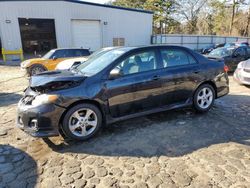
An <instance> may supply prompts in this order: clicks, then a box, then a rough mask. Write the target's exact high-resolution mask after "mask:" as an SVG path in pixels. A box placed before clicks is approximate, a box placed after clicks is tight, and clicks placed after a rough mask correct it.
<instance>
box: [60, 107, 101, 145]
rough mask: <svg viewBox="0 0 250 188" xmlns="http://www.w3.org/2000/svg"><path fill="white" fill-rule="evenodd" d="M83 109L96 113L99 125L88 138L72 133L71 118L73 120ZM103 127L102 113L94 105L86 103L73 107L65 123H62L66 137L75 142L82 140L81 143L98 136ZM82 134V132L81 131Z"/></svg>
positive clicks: (64, 119)
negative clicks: (74, 115) (73, 116)
mask: <svg viewBox="0 0 250 188" xmlns="http://www.w3.org/2000/svg"><path fill="white" fill-rule="evenodd" d="M82 109H90V110H91V111H93V112H94V113H95V115H96V116H95V117H96V118H97V125H96V127H95V128H94V130H93V132H91V133H90V134H89V135H86V136H77V135H75V134H73V133H72V131H71V130H70V125H69V123H70V118H72V115H73V114H74V113H75V112H77V111H79V110H82ZM101 127H102V114H101V111H100V110H99V109H98V108H97V107H96V106H95V105H93V104H88V103H84V104H78V105H76V106H73V107H72V108H71V109H69V110H68V112H67V113H66V114H65V116H64V118H63V121H62V131H63V132H64V134H65V135H66V137H68V138H70V139H73V140H80V141H84V140H88V139H90V138H92V137H93V136H95V135H96V134H97V132H98V131H99V130H100V128H101ZM80 132H81V131H80Z"/></svg>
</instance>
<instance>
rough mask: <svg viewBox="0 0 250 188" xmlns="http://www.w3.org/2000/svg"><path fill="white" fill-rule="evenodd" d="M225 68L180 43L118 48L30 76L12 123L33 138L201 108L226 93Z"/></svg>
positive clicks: (82, 136) (90, 132) (80, 134)
mask: <svg viewBox="0 0 250 188" xmlns="http://www.w3.org/2000/svg"><path fill="white" fill-rule="evenodd" d="M226 70H227V67H226V66H225V65H224V63H223V62H215V61H211V60H209V59H207V58H205V57H204V56H202V55H200V54H198V53H196V52H194V51H192V50H190V49H188V48H185V47H178V46H163V45H160V46H146V47H120V48H115V49H112V50H109V51H108V52H106V53H103V54H101V55H96V56H94V57H93V58H90V59H88V60H87V61H86V62H84V63H83V64H81V65H79V66H77V67H76V68H74V69H70V70H68V71H52V72H44V73H40V74H38V75H35V76H32V77H31V80H30V85H29V87H28V88H27V89H26V91H25V96H24V97H23V98H22V99H21V100H20V101H19V103H18V114H17V125H18V127H20V128H21V129H22V130H24V131H25V132H27V133H29V134H31V135H32V136H36V137H49V136H56V135H59V133H62V134H63V135H65V136H66V137H69V138H72V139H76V140H86V139H89V138H91V137H93V136H94V135H95V134H96V133H97V132H98V130H100V128H101V127H104V125H108V124H110V123H113V122H116V121H120V120H125V119H128V118H133V117H138V116H142V115H146V114H151V113H156V112H160V111H164V110H170V109H175V108H180V107H186V106H193V107H194V108H195V109H196V110H197V111H198V112H207V111H208V110H209V109H210V108H211V107H212V105H213V103H214V100H215V99H216V98H219V97H222V96H224V95H226V94H228V92H229V86H228V84H229V83H228V76H227V72H226Z"/></svg>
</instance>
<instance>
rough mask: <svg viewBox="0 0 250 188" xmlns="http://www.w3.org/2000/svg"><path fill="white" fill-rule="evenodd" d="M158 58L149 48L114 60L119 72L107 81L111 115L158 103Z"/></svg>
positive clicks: (142, 109) (118, 115)
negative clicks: (116, 76)
mask: <svg viewBox="0 0 250 188" xmlns="http://www.w3.org/2000/svg"><path fill="white" fill-rule="evenodd" d="M157 62H158V60H157V55H156V51H154V50H149V51H140V52H137V53H134V54H132V55H130V56H128V57H127V58H125V59H124V60H122V61H121V62H120V63H118V64H117V66H116V67H117V68H119V69H120V70H121V72H122V76H120V77H119V78H116V79H114V80H108V81H107V82H106V91H107V96H108V103H109V108H110V113H111V115H112V116H113V117H121V116H125V115H129V114H133V113H137V112H143V111H147V110H150V109H153V108H156V107H159V105H160V104H161V101H160V99H159V96H160V95H161V79H160V78H159V72H160V70H159V69H158V63H157ZM114 68H115V67H114Z"/></svg>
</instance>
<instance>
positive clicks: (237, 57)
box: [206, 46, 250, 72]
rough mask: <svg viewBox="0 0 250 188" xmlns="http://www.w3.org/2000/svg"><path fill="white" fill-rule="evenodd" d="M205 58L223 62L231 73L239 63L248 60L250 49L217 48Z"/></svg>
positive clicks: (247, 47)
mask: <svg viewBox="0 0 250 188" xmlns="http://www.w3.org/2000/svg"><path fill="white" fill-rule="evenodd" d="M206 57H207V58H209V59H213V60H216V61H223V62H224V63H225V64H226V65H227V66H228V68H229V71H230V72H233V71H234V70H235V69H236V68H237V65H238V64H239V63H240V62H241V61H245V60H247V59H249V58H250V47H249V46H239V47H233V48H225V47H224V48H217V49H215V50H213V51H212V52H210V53H209V54H208V55H207V56H206Z"/></svg>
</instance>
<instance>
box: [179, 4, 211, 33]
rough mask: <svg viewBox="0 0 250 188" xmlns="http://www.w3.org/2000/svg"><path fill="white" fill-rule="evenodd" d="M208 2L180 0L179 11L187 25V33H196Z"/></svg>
mask: <svg viewBox="0 0 250 188" xmlns="http://www.w3.org/2000/svg"><path fill="white" fill-rule="evenodd" d="M207 1H208V0H179V1H178V3H177V10H178V14H179V16H181V18H182V19H183V21H184V22H185V24H186V32H187V33H189V34H193V33H196V31H197V22H198V17H199V14H200V12H201V11H202V9H203V8H204V6H205V5H206V3H207Z"/></svg>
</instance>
